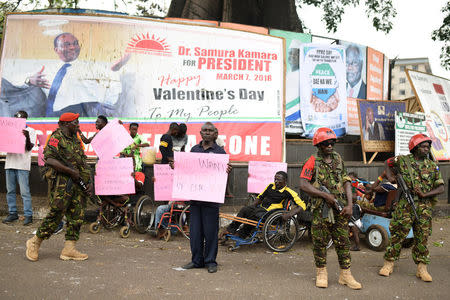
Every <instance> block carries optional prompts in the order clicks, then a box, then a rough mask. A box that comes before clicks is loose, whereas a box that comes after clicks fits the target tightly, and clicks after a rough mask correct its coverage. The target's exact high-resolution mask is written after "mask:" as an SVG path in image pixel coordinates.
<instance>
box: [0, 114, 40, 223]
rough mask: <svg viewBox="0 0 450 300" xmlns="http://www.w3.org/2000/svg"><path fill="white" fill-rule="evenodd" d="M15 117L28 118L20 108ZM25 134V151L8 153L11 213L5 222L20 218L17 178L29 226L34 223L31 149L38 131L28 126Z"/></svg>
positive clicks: (7, 197) (7, 182) (8, 184)
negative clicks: (17, 199) (30, 180)
mask: <svg viewBox="0 0 450 300" xmlns="http://www.w3.org/2000/svg"><path fill="white" fill-rule="evenodd" d="M14 117H15V118H24V119H27V118H28V114H27V112H26V111H23V110H20V111H18V112H16V113H15V114H14ZM22 133H23V135H24V136H25V153H6V161H5V173H6V190H7V194H6V201H7V202H8V211H9V214H8V216H7V217H6V219H4V220H3V223H5V224H8V223H11V222H13V221H15V220H17V219H18V218H19V216H18V215H17V205H16V180H17V182H18V183H19V187H20V196H21V197H22V201H23V214H24V216H25V220H24V221H23V225H25V226H27V225H30V224H31V223H33V210H32V207H31V194H30V184H29V178H30V167H31V149H33V146H34V141H35V140H36V132H35V131H34V129H33V128H31V127H27V128H26V129H24V130H22Z"/></svg>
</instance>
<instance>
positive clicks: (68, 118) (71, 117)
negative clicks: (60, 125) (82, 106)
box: [59, 112, 80, 122]
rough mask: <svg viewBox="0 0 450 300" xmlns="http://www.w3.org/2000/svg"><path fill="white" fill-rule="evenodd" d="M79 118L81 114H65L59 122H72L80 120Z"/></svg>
mask: <svg viewBox="0 0 450 300" xmlns="http://www.w3.org/2000/svg"><path fill="white" fill-rule="evenodd" d="M79 116H80V114H74V113H71V112H68V113H63V114H62V115H61V116H60V117H59V121H61V122H72V121H73V120H76V119H78V117H79Z"/></svg>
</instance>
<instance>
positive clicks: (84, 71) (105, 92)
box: [0, 14, 284, 161]
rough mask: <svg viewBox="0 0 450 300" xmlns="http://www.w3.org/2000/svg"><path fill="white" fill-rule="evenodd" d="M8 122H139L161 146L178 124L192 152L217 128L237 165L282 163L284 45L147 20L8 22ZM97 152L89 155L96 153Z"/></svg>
mask: <svg viewBox="0 0 450 300" xmlns="http://www.w3.org/2000/svg"><path fill="white" fill-rule="evenodd" d="M5 28H6V30H5V34H4V43H3V52H2V59H1V101H0V115H1V116H12V115H13V114H14V113H15V112H16V111H17V110H26V111H27V112H28V114H29V115H30V117H31V118H32V119H31V120H30V122H31V123H32V124H31V126H32V127H35V128H36V129H37V130H39V131H43V132H45V133H46V132H47V131H51V130H54V128H56V126H57V124H56V123H57V119H58V117H59V116H60V115H61V114H62V113H64V112H69V111H70V112H75V113H80V116H81V117H85V118H87V119H81V120H80V121H81V130H82V131H85V132H86V133H87V134H88V135H89V134H93V132H95V130H94V125H93V122H94V120H95V118H96V117H97V116H98V115H105V116H107V117H117V118H120V119H121V120H122V121H124V123H126V122H132V121H137V122H138V123H139V124H140V125H141V126H140V127H139V131H140V133H141V134H145V135H146V136H147V137H148V138H149V142H150V144H151V145H152V146H153V145H156V146H158V144H159V140H158V139H159V137H160V136H161V135H162V134H163V133H165V132H166V131H167V128H168V124H169V123H171V122H184V123H187V124H188V135H190V140H191V144H193V143H196V142H199V141H200V135H199V130H200V126H201V124H202V123H204V122H206V121H210V122H213V123H214V124H216V125H217V127H218V128H219V134H220V135H221V136H222V138H223V139H225V143H226V145H225V150H226V151H227V152H228V153H230V154H231V159H232V160H238V161H248V160H264V161H281V160H283V156H284V154H283V149H284V127H283V126H284V124H283V123H284V122H283V116H284V93H283V86H284V42H283V39H281V38H277V37H272V36H269V35H262V34H255V33H250V32H243V31H238V30H230V29H224V28H218V27H211V26H201V25H196V24H178V23H171V22H167V21H159V20H150V19H143V18H125V17H112V16H88V15H48V14H45V15H43V14H11V15H8V16H7V19H6V26H5ZM88 150H89V149H88Z"/></svg>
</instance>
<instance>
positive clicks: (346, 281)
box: [339, 269, 362, 290]
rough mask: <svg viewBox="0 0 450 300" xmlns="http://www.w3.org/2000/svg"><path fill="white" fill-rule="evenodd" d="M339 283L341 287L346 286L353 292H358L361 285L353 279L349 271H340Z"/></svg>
mask: <svg viewBox="0 0 450 300" xmlns="http://www.w3.org/2000/svg"><path fill="white" fill-rule="evenodd" d="M339 283H340V284H342V285H346V286H348V287H349V288H351V289H353V290H359V289H361V288H362V285H361V283H359V282H358V281H356V280H355V278H353V275H352V272H350V269H341V274H340V275H339Z"/></svg>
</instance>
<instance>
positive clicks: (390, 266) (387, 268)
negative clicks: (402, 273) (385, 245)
mask: <svg viewBox="0 0 450 300" xmlns="http://www.w3.org/2000/svg"><path fill="white" fill-rule="evenodd" d="M392 272H394V262H393V261H390V260H384V265H383V267H382V268H381V269H380V271H378V274H380V275H381V276H386V277H388V276H389V275H390V274H391V273H392Z"/></svg>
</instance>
